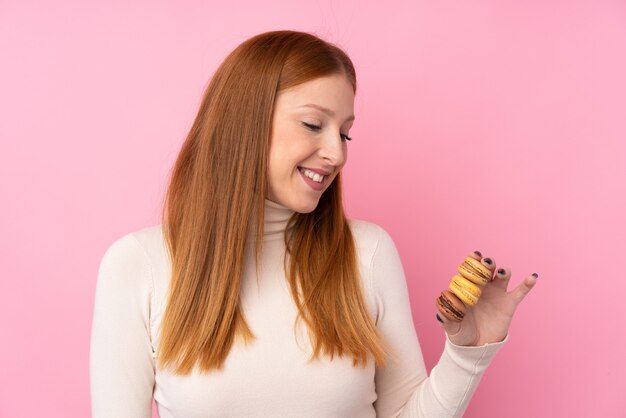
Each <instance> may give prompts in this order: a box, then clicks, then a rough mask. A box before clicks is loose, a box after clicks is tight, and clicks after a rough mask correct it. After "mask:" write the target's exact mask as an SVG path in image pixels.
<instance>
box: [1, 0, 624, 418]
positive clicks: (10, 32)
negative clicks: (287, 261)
mask: <svg viewBox="0 0 626 418" xmlns="http://www.w3.org/2000/svg"><path fill="white" fill-rule="evenodd" d="M295 3H296V2H292V1H265V2H252V1H250V2H247V3H242V2H237V1H229V2H220V3H215V4H208V2H201V1H187V2H184V3H181V2H177V3H176V4H174V2H170V3H166V2H163V1H150V2H148V1H144V2H134V3H133V4H132V5H130V4H128V2H106V4H107V5H106V6H105V2H98V3H96V2H94V4H91V5H88V4H87V2H83V1H55V2H43V1H41V2H32V1H23V0H20V1H17V0H13V1H10V0H3V1H2V2H0V57H1V58H0V59H1V64H0V75H1V77H0V92H1V93H0V115H1V116H0V118H1V119H0V139H1V142H0V147H1V148H0V170H1V171H0V186H1V195H2V209H1V210H2V216H1V217H0V228H1V229H0V233H1V234H2V238H3V239H2V244H1V245H2V248H1V251H0V257H1V259H0V265H1V275H2V277H1V281H0V286H1V288H0V299H1V300H0V329H1V334H2V337H0V339H1V340H2V343H1V344H0V358H2V360H3V362H2V363H3V364H2V366H1V367H0V416H2V417H44V416H45V417H85V416H89V411H90V399H89V373H88V357H89V338H90V332H91V319H92V313H93V297H94V290H95V280H96V272H97V267H98V263H99V261H100V258H101V257H102V255H103V252H104V250H105V249H106V247H107V246H108V245H110V244H111V243H112V242H113V240H115V239H116V238H118V237H120V236H121V235H123V234H125V233H127V232H130V231H132V230H136V229H139V228H143V227H145V226H149V225H153V224H156V223H158V222H159V218H158V216H159V212H160V205H161V201H162V198H163V194H164V190H165V180H166V176H167V174H168V172H169V169H170V167H171V165H172V164H173V162H174V159H175V157H176V154H177V153H178V150H179V148H180V145H181V143H182V141H183V139H184V137H185V135H186V133H187V130H188V129H189V127H190V124H191V122H192V120H193V118H194V116H195V113H196V111H197V106H198V104H199V101H200V98H201V94H202V92H203V90H204V87H205V86H206V84H207V83H208V80H209V78H210V76H211V75H212V74H213V71H214V70H215V69H216V68H217V66H218V65H219V63H220V62H221V60H222V59H223V58H224V57H225V56H226V54H227V53H228V52H230V51H231V50H232V49H233V48H234V47H236V46H237V45H238V44H239V43H241V42H243V41H244V40H245V39H247V38H249V37H250V36H252V35H255V34H257V33H260V32H264V31H267V30H275V29H295V30H303V31H310V32H315V33H317V34H318V35H320V36H322V37H324V38H325V39H327V40H329V41H331V42H336V43H338V44H339V45H340V46H342V47H344V48H345V49H346V51H347V52H348V53H349V55H350V56H351V57H352V59H353V61H354V63H355V65H356V69H357V77H358V82H359V88H358V92H357V96H356V105H355V111H356V123H355V126H354V128H353V130H352V131H351V133H352V136H353V138H354V140H353V141H352V142H351V143H350V144H349V153H350V157H349V160H348V164H347V166H346V168H345V170H344V171H345V179H346V195H345V201H346V206H347V209H348V212H349V215H350V216H351V217H354V218H361V219H367V220H370V221H373V222H377V223H379V224H380V225H382V226H383V227H384V228H385V229H387V230H388V231H389V232H390V234H391V235H392V237H393V238H394V240H395V242H396V245H397V247H398V249H399V251H400V254H401V256H402V259H403V262H404V266H405V271H406V274H407V281H408V286H409V289H410V292H411V302H412V305H413V315H414V320H415V325H416V329H417V332H418V336H419V338H420V341H421V344H422V348H423V353H424V357H425V359H426V364H427V367H428V368H429V369H430V368H432V366H433V365H434V364H435V363H436V361H437V359H438V358H439V355H440V353H441V350H442V348H443V342H444V335H443V331H442V330H441V328H440V327H439V325H438V324H437V322H436V321H435V308H434V304H433V301H434V298H435V297H436V296H437V294H438V292H439V291H440V290H441V289H443V288H445V287H446V286H447V283H448V281H449V279H450V277H451V275H452V274H453V273H454V269H455V267H456V265H457V264H458V262H459V261H460V260H462V258H463V257H464V256H465V255H466V253H468V252H469V251H472V250H475V249H479V250H481V251H483V253H485V254H487V255H490V256H492V257H494V258H495V260H496V262H497V263H498V265H505V266H508V267H509V268H511V270H512V271H513V278H512V281H511V287H512V286H514V285H517V284H518V283H519V282H520V281H521V280H522V279H523V278H524V277H526V276H527V275H529V274H531V273H533V272H537V273H539V280H538V283H537V286H536V287H535V289H534V290H533V291H532V292H531V294H530V295H529V296H528V298H527V299H526V300H525V301H524V302H523V303H522V305H521V306H520V308H519V310H518V312H517V316H516V318H515V320H514V323H513V325H512V328H511V330H510V340H509V342H508V343H507V344H506V345H505V346H504V347H503V349H502V350H501V351H500V352H499V353H498V355H497V356H496V358H495V359H494V362H493V363H492V366H491V367H490V368H489V370H487V373H486V374H485V376H484V378H483V380H482V383H481V384H480V386H479V388H478V390H477V392H476V394H475V397H474V399H473V400H472V403H471V404H470V407H469V409H468V412H467V414H466V416H467V417H511V418H515V417H552V416H559V417H562V416H567V417H590V416H594V417H618V416H624V410H625V409H626V401H625V398H624V395H623V393H622V392H623V389H624V381H623V376H624V372H625V371H626V363H625V362H624V357H623V352H624V342H625V337H624V332H623V331H624V325H623V322H622V321H621V318H622V317H623V315H624V309H623V308H622V306H623V304H622V302H623V300H624V293H625V292H626V280H625V278H624V272H623V270H622V269H623V267H621V266H619V264H618V265H617V266H616V265H615V264H614V263H619V262H620V260H622V261H623V260H624V253H625V250H626V245H625V242H626V239H625V237H626V220H625V218H624V213H626V204H625V199H624V195H625V192H626V187H625V185H626V181H625V180H626V164H625V163H624V155H626V146H625V145H624V140H625V139H626V81H625V80H626V77H625V76H624V75H625V74H626V19H625V16H626V6H625V4H624V3H623V2H619V1H587V2H582V1H530V2H516V1H511V2H508V1H495V0H494V1H474V2H461V1H458V2H452V1H436V2H434V1H432V2H431V1H404V2H399V1H396V2H393V1H392V2H385V5H386V6H387V7H386V8H384V9H383V8H381V7H380V6H379V5H378V4H379V3H380V2H377V1H376V2H374V1H370V2H363V1H356V0H353V1H342V2H338V1H329V0H320V1H313V2H298V4H295ZM619 353H622V354H619Z"/></svg>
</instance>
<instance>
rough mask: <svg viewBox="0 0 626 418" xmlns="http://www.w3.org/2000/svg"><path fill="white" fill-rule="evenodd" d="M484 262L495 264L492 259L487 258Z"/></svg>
mask: <svg viewBox="0 0 626 418" xmlns="http://www.w3.org/2000/svg"><path fill="white" fill-rule="evenodd" d="M483 261H484V262H485V263H487V264H489V265H491V263H493V261H491V258H485V259H484V260H483Z"/></svg>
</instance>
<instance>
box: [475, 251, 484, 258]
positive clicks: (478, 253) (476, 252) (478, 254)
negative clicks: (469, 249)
mask: <svg viewBox="0 0 626 418" xmlns="http://www.w3.org/2000/svg"><path fill="white" fill-rule="evenodd" d="M474 254H476V255H477V256H479V257H482V256H483V255H482V254H481V252H480V251H474Z"/></svg>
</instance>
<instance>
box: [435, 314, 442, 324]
mask: <svg viewBox="0 0 626 418" xmlns="http://www.w3.org/2000/svg"><path fill="white" fill-rule="evenodd" d="M435 316H436V317H437V321H439V322H441V323H442V324H443V320H442V319H441V317H440V316H439V314H438V313H437V314H435Z"/></svg>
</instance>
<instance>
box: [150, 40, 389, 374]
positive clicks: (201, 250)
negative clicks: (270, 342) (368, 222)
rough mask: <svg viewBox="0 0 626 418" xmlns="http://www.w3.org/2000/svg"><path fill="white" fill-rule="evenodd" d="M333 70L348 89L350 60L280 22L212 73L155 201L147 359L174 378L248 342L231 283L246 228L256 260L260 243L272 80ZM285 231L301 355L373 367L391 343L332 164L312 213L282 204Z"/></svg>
mask: <svg viewBox="0 0 626 418" xmlns="http://www.w3.org/2000/svg"><path fill="white" fill-rule="evenodd" d="M333 74H343V75H345V76H346V78H347V79H348V80H349V81H350V83H351V84H352V86H353V88H354V91H355V92H356V75H355V71H354V66H353V64H352V62H351V60H350V58H349V57H348V56H347V55H346V54H345V53H344V52H343V51H342V50H341V49H340V48H338V47H337V46H335V45H333V44H331V43H329V42H326V41H324V40H322V39H320V38H319V37H317V36H315V35H312V34H309V33H305V32H296V31H288V30H283V31H272V32H266V33H262V34H259V35H256V36H254V37H252V38H250V39H248V40H246V41H245V42H243V43H242V44H240V45H239V46H238V47H237V48H236V49H234V50H233V51H232V52H231V53H230V54H229V55H228V56H227V57H226V59H225V60H224V62H223V63H222V64H221V65H220V66H219V68H218V69H217V71H216V72H215V74H214V75H213V77H212V79H211V82H210V83H209V85H208V87H207V89H206V91H205V93H204V97H203V100H202V103H201V105H200V109H199V111H198V114H197V116H196V118H195V120H194V123H193V125H192V127H191V129H190V132H189V134H188V135H187V138H186V140H185V142H184V144H183V146H182V148H181V151H180V154H179V155H178V158H177V160H176V163H175V165H174V167H173V170H172V173H171V179H170V184H169V187H168V190H167V193H166V197H165V202H164V206H163V213H162V217H163V231H164V237H165V240H166V243H167V248H168V251H169V255H170V257H171V260H172V278H171V283H170V288H169V292H168V296H167V304H166V309H165V313H164V316H163V320H162V324H161V326H162V328H161V340H160V343H159V347H158V355H157V358H158V367H167V366H170V365H172V366H174V373H175V374H179V375H184V374H188V373H190V372H191V371H192V369H193V368H194V367H195V366H196V365H198V366H199V368H200V371H201V372H208V371H210V370H213V369H221V368H222V366H223V364H224V361H225V359H226V357H227V356H228V353H229V351H230V349H231V347H232V345H233V344H234V343H235V340H236V338H241V339H242V341H243V342H244V343H248V342H250V341H252V340H254V338H255V336H254V335H253V334H252V332H251V330H250V328H249V327H248V324H247V323H246V320H245V317H244V312H243V311H242V308H241V306H240V303H239V292H240V287H241V275H242V270H243V265H244V252H245V245H246V240H247V239H248V237H249V236H250V234H249V232H250V231H251V229H252V230H253V231H254V232H255V234H254V235H255V236H256V241H255V257H256V260H257V261H258V260H259V257H260V253H261V247H262V243H263V241H262V240H263V222H264V216H263V215H264V208H265V197H266V196H267V191H268V184H267V161H268V150H269V143H270V138H271V129H272V126H271V124H272V116H273V111H274V102H275V98H276V95H277V94H278V93H279V92H280V91H282V90H284V89H288V88H290V87H293V86H296V85H299V84H301V83H304V82H306V81H309V80H312V79H314V78H317V77H323V76H328V75H333ZM259 173H264V174H265V175H258V174H259ZM233 208H236V210H233ZM251 219H253V220H256V222H251V221H250V220H251ZM287 231H291V232H290V233H288V232H287ZM287 231H286V232H285V243H286V246H287V248H286V251H287V253H288V254H286V257H285V273H286V276H287V278H288V280H289V284H290V288H291V293H292V296H293V298H294V301H295V303H296V305H297V308H298V318H297V319H300V318H301V319H303V320H304V321H305V322H306V324H307V326H308V331H309V336H310V338H311V341H312V344H313V347H314V353H313V356H312V358H311V360H312V359H314V358H317V357H318V356H319V354H320V353H322V352H323V353H324V354H328V355H330V356H331V358H332V357H333V356H334V355H335V352H336V353H337V354H338V355H339V356H343V355H349V356H352V358H353V364H354V365H355V366H357V365H358V364H360V363H362V364H363V365H364V364H366V362H367V358H366V357H367V353H371V354H372V355H373V357H374V360H375V362H376V364H377V365H380V366H382V365H384V364H385V357H386V356H387V355H388V354H389V353H390V352H391V350H390V348H389V346H388V345H387V344H386V343H385V341H383V339H382V336H381V335H380V334H379V332H378V330H377V329H376V326H375V324H374V322H373V320H372V318H371V317H370V315H369V313H368V311H367V308H366V304H365V302H364V295H363V289H362V288H361V284H360V283H361V280H360V278H359V270H358V265H357V260H356V249H355V243H354V239H353V235H352V232H351V230H350V228H349V225H348V222H347V219H346V216H345V212H344V210H343V206H342V197H341V173H339V174H338V175H337V176H336V177H335V180H334V181H333V183H332V184H331V185H330V186H329V188H328V189H327V190H326V191H325V192H324V194H323V195H322V196H321V198H320V201H319V203H318V205H317V207H316V208H315V209H314V210H313V211H312V212H310V213H298V212H296V213H294V215H293V216H292V217H291V218H290V219H289V223H288V227H287ZM257 266H258V263H257ZM296 322H297V321H296ZM294 326H295V324H294Z"/></svg>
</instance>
